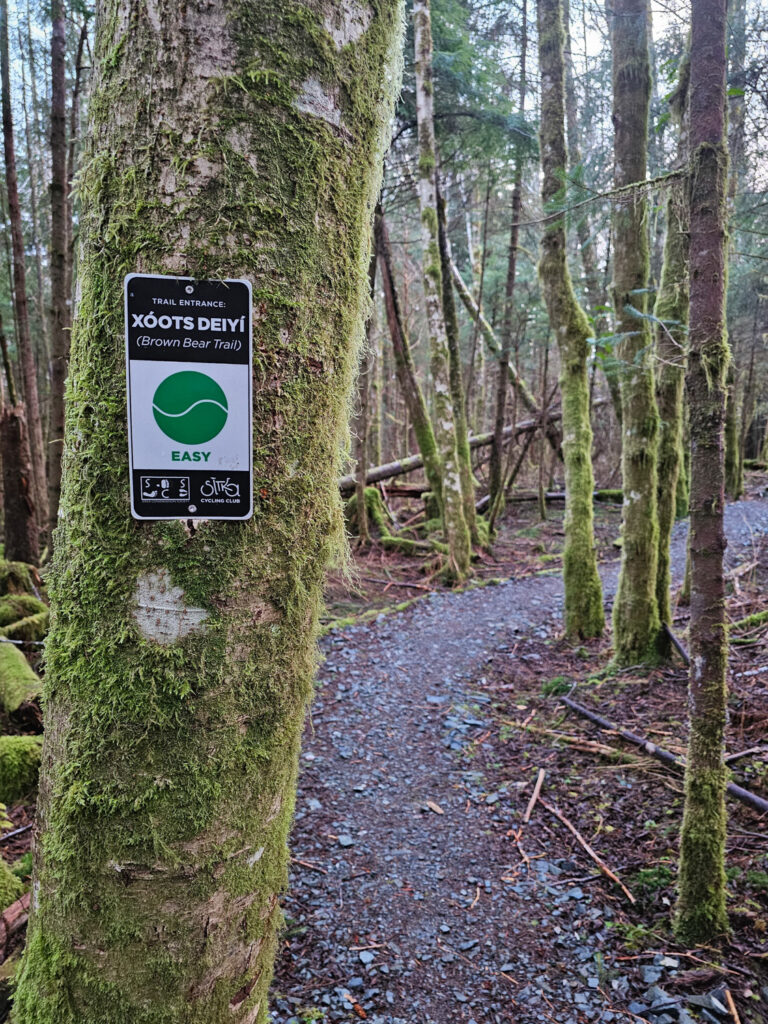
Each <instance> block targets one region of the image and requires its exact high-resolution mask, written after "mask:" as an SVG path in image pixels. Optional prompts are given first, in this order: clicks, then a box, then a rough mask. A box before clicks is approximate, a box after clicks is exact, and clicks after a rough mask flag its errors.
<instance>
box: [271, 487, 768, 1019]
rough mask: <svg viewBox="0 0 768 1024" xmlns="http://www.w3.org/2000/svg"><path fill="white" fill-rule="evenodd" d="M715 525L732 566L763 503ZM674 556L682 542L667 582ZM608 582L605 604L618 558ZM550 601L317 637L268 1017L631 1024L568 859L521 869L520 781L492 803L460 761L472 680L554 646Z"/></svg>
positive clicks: (473, 597)
mask: <svg viewBox="0 0 768 1024" xmlns="http://www.w3.org/2000/svg"><path fill="white" fill-rule="evenodd" d="M727 529H728V536H729V544H730V548H729V560H731V561H738V560H739V559H740V558H744V557H745V549H748V548H749V545H750V544H751V543H752V542H753V539H754V537H755V536H756V535H758V534H762V533H768V502H765V501H752V502H739V503H735V504H733V505H731V506H729V508H728V512H727ZM684 558H685V537H684V531H683V530H681V529H678V531H677V533H676V537H675V541H674V545H673V565H674V571H675V574H676V576H678V577H679V575H680V574H681V573H682V570H683V567H684ZM602 571H603V579H604V585H605V590H606V595H607V596H610V595H612V593H613V592H614V590H615V585H616V577H617V573H618V562H616V563H609V564H606V565H604V566H603V570H602ZM562 604H563V589H562V579H561V577H560V576H559V575H557V576H555V575H551V576H539V577H536V578H528V579H525V580H521V581H517V582H515V581H511V582H508V583H504V584H500V585H498V586H491V587H485V588H482V589H477V590H469V591H466V592H464V593H459V594H450V593H445V594H439V595H435V594H433V595H430V597H429V598H427V599H425V600H423V601H420V602H418V603H417V604H415V605H414V606H412V607H411V608H410V609H408V610H407V611H405V612H403V613H400V614H395V615H389V616H380V618H379V619H377V620H376V621H374V622H373V623H371V624H370V625H367V626H353V627H349V628H346V629H344V630H343V631H341V632H339V633H334V634H331V635H329V636H328V637H326V638H325V640H324V641H323V653H324V655H325V659H326V660H325V662H324V664H323V665H322V667H321V670H320V674H319V691H318V698H317V700H316V701H315V704H314V708H313V716H312V724H311V728H309V729H308V733H307V736H306V739H305V746H304V751H303V754H302V774H301V779H300V790H299V798H298V804H297V813H296V823H295V826H294V830H293V836H292V853H293V857H294V871H293V874H292V879H291V893H290V896H289V898H288V900H287V903H286V914H287V917H288V926H289V932H288V936H287V939H286V944H285V950H284V953H283V956H282V958H281V961H280V963H279V965H278V972H277V977H276V981H275V988H274V991H275V998H274V1000H273V1020H274V1021H276V1022H279V1024H299V1022H301V1024H303V1022H305V1021H308V1020H313V1019H316V1020H321V1019H324V1020H327V1021H330V1022H334V1021H342V1020H343V1021H347V1020H362V1019H368V1020H369V1021H371V1022H374V1024H406V1022H407V1024H416V1022H424V1024H431V1022H434V1024H449V1022H450V1024H453V1022H461V1021H463V1022H467V1024H469V1022H471V1021H475V1024H482V1022H494V1024H501V1022H508V1021H514V1022H515V1024H529V1022H530V1024H538V1022H541V1021H556V1022H558V1024H577V1022H584V1021H600V1022H606V1024H610V1022H611V1021H616V1022H619V1021H620V1022H624V1021H626V1022H629V1021H631V1020H637V1019H638V1017H637V1016H634V1015H633V1013H631V1012H627V1010H626V1009H625V1008H624V1007H626V1006H627V1000H626V999H625V998H624V997H625V995H626V993H627V983H626V979H622V977H621V976H620V975H618V976H613V977H611V978H608V977H607V976H605V975H604V973H603V969H602V967H601V964H600V956H599V954H600V952H601V949H602V948H603V946H604V945H605V942H606V937H607V933H606V926H607V925H609V924H610V921H611V918H612V917H613V916H614V910H613V907H612V904H611V901H610V900H609V899H606V894H605V891H604V890H602V889H601V887H598V886H593V885H589V886H587V885H584V884H581V885H580V884H572V883H571V882H570V881H569V879H570V878H572V877H573V876H579V875H582V876H583V875H584V873H585V864H584V862H581V864H580V866H579V867H577V866H576V865H575V864H573V863H571V862H569V861H568V860H563V859H562V853H563V850H564V847H563V843H562V841H559V842H558V841H557V840H556V837H554V836H553V841H552V843H551V850H550V848H544V849H540V848H536V849H531V850H529V851H528V855H530V856H531V857H532V858H534V857H535V858H536V859H533V860H532V866H531V869H530V871H527V870H523V871H521V870H520V867H521V861H520V852H519V849H518V847H517V846H516V845H515V842H514V830H516V829H518V828H519V826H520V823H521V820H522V811H523V809H524V807H525V803H526V802H527V798H528V795H529V792H530V790H529V789H527V790H525V791H523V787H524V786H528V781H527V779H528V775H526V782H524V783H521V782H518V781H516V778H515V772H514V768H515V766H514V765H512V766H509V765H506V764H505V769H510V768H511V769H512V770H511V771H509V770H508V776H509V778H508V779H507V781H506V783H505V786H504V787H503V789H502V792H499V790H498V788H497V789H494V790H493V791H488V784H487V781H486V778H485V776H484V775H483V773H482V771H479V770H477V769H475V768H474V767H473V765H472V761H471V759H467V757H466V755H467V754H468V753H471V752H472V751H473V750H478V749H479V748H480V747H483V745H485V746H484V747H483V753H484V754H487V753H488V750H489V747H490V743H491V742H492V741H491V740H490V739H489V737H490V726H491V721H490V717H489V713H490V704H491V697H490V696H489V695H488V694H487V693H484V692H483V683H484V678H483V674H484V670H485V666H486V665H487V664H488V663H489V660H490V659H497V660H498V659H505V658H509V657H510V655H511V654H512V653H513V649H514V647H515V644H516V642H517V641H519V640H520V639H521V638H524V637H536V638H541V639H542V640H545V639H547V638H549V637H550V636H552V635H554V634H555V633H557V632H558V631H559V629H560V627H561V618H562ZM527 657H532V658H536V657H540V655H535V654H532V655H527ZM491 753H492V751H491ZM519 767H520V769H521V774H520V776H519V777H522V768H523V767H525V768H526V769H527V770H528V771H530V766H529V765H525V766H523V765H520V766H519ZM550 858H551V859H550ZM558 858H560V859H558ZM584 881H586V880H584ZM629 1005H630V1006H631V1004H629ZM313 1013H314V1014H315V1015H314V1016H313ZM670 1019H672V1018H670ZM679 1019H680V1020H683V1019H684V1018H683V1017H680V1018H679Z"/></svg>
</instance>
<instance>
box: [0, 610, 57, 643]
mask: <svg viewBox="0 0 768 1024" xmlns="http://www.w3.org/2000/svg"><path fill="white" fill-rule="evenodd" d="M49 623H50V614H49V612H48V609H47V608H45V609H44V610H43V611H41V612H37V614H35V615H28V616H27V617H26V618H24V619H19V620H18V622H12V623H11V625H10V626H4V627H3V628H2V629H0V636H5V637H8V639H9V640H26V641H30V640H37V641H39V640H43V639H44V638H45V636H46V634H47V633H48V626H49Z"/></svg>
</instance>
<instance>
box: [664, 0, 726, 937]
mask: <svg viewBox="0 0 768 1024" xmlns="http://www.w3.org/2000/svg"><path fill="white" fill-rule="evenodd" d="M725 39H726V0H697V3H695V4H694V5H693V8H692V31H691V84H690V88H691V95H690V107H689V109H690V133H691V164H690V263H689V287H690V330H689V336H688V337H689V351H688V373H687V377H686V385H687V389H688V400H689V407H690V416H691V512H690V523H691V528H690V538H691V542H690V543H691V619H690V628H689V637H690V654H691V670H690V676H689V709H690V733H689V741H688V757H687V760H686V772H685V808H684V813H683V825H682V830H681V836H680V868H679V873H678V899H677V909H676V916H675V930H676V933H677V935H678V937H679V938H680V940H681V941H683V942H684V943H686V945H692V944H698V943H711V942H712V941H713V940H715V939H716V938H718V937H719V936H722V935H724V934H725V933H726V932H727V931H728V916H727V914H726V908H725V889H726V879H725V828H726V816H725V788H726V782H727V771H726V768H725V765H724V763H723V753H724V734H725V724H726V714H727V696H728V693H727V682H726V673H727V665H728V633H727V623H726V612H725V576H724V571H723V553H724V551H725V544H726V542H725V533H724V529H723V508H724V505H725V493H724V482H725V481H724V477H725V473H724V457H723V456H724V453H723V423H724V416H725V391H726V388H725V375H726V369H727V366H728V344H727V341H726V338H725V281H726V188H727V177H728V153H727V148H726V142H725V120H726V85H725V78H726V57H725Z"/></svg>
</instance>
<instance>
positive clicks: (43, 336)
mask: <svg viewBox="0 0 768 1024" xmlns="http://www.w3.org/2000/svg"><path fill="white" fill-rule="evenodd" d="M19 53H20V55H21V60H20V66H21V102H22V111H23V113H24V148H25V150H26V155H27V173H28V175H29V214H30V220H31V223H32V248H33V250H34V253H35V312H36V314H37V315H36V317H35V321H36V323H35V326H36V328H37V330H38V331H39V332H40V341H41V345H40V353H41V355H42V357H43V358H42V360H41V362H42V364H43V368H44V373H47V369H48V362H49V359H50V349H49V345H48V332H47V330H46V324H45V320H46V312H45V289H44V287H43V257H42V251H41V243H40V223H39V217H38V199H37V183H38V174H39V168H38V166H37V164H36V160H35V156H34V150H35V148H36V147H35V146H34V143H33V140H32V129H31V126H30V123H29V110H28V107H27V80H26V73H25V61H24V47H23V41H22V36H21V26H19ZM39 383H40V381H38V384H39Z"/></svg>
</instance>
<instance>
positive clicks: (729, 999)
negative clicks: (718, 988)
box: [725, 988, 741, 1024]
mask: <svg viewBox="0 0 768 1024" xmlns="http://www.w3.org/2000/svg"><path fill="white" fill-rule="evenodd" d="M725 1001H726V1003H727V1004H728V1009H729V1010H730V1011H731V1016H732V1017H733V1024H741V1017H739V1011H738V1010H737V1009H736V1004H735V1003H734V1001H733V996H732V995H731V990H730V989H729V988H726V990H725Z"/></svg>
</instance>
